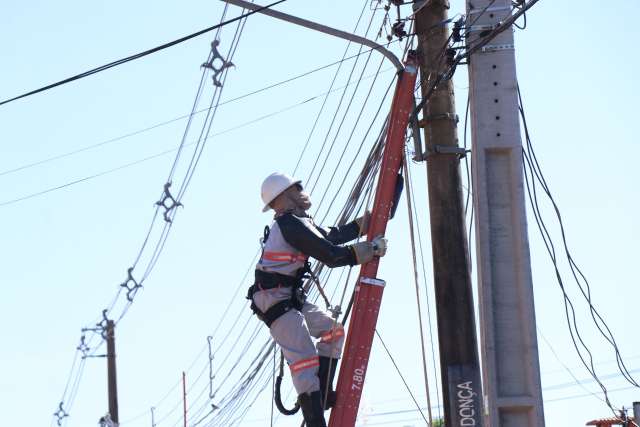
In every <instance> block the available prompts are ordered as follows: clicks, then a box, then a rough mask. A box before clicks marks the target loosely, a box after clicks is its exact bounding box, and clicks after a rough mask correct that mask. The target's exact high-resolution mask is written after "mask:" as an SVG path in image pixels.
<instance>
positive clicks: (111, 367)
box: [106, 320, 120, 426]
mask: <svg viewBox="0 0 640 427" xmlns="http://www.w3.org/2000/svg"><path fill="white" fill-rule="evenodd" d="M114 330H115V323H114V322H113V320H107V329H106V340H107V386H108V389H109V416H110V418H111V421H113V423H115V425H116V426H117V425H118V424H119V423H120V419H119V418H118V387H117V383H116V339H115V334H114Z"/></svg>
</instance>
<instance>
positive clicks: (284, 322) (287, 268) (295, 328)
mask: <svg viewBox="0 0 640 427" xmlns="http://www.w3.org/2000/svg"><path fill="white" fill-rule="evenodd" d="M359 234H360V230H359V228H358V225H357V223H356V222H355V221H354V222H352V223H349V224H347V225H344V226H341V227H331V228H329V229H324V228H320V227H317V226H316V225H315V224H314V223H313V221H312V219H311V218H309V217H299V216H296V215H294V214H292V213H286V214H284V215H281V216H279V217H277V218H276V220H275V222H274V223H273V224H272V225H271V228H270V231H269V234H268V238H267V239H266V242H264V247H263V252H262V256H261V257H260V260H259V261H258V264H257V265H256V270H259V271H260V272H261V273H272V274H273V275H274V277H275V276H277V275H284V276H288V277H292V278H294V277H300V275H301V271H303V270H304V267H305V263H306V262H307V259H308V257H313V258H315V259H317V260H319V261H321V262H323V263H325V264H326V265H327V266H329V267H338V266H344V265H354V264H356V259H355V255H354V253H353V251H352V250H351V248H349V247H346V246H340V244H342V243H346V242H348V241H350V240H353V239H355V238H357V237H358V236H359ZM256 277H257V275H256ZM255 285H256V286H257V288H258V291H257V292H255V293H254V294H253V302H254V303H255V305H256V306H257V307H258V308H259V309H260V310H261V311H262V312H266V311H267V310H268V309H269V308H270V307H272V306H273V305H274V304H276V303H278V302H281V301H285V300H288V299H290V298H291V293H292V288H291V287H286V286H277V287H273V288H271V289H264V290H260V289H262V288H261V286H260V283H258V282H256V284H255ZM270 331H271V336H272V337H273V339H274V340H275V341H276V343H278V345H279V346H280V347H281V348H282V352H283V354H284V357H285V359H286V360H287V363H288V364H289V369H290V370H291V377H292V379H293V385H294V387H295V389H296V391H297V392H298V394H302V393H311V392H313V391H317V390H320V384H319V380H318V376H317V372H318V364H319V361H318V356H326V357H331V358H334V359H337V358H339V357H340V354H341V352H342V346H343V343H344V329H343V326H342V324H340V323H339V322H335V321H334V319H332V318H331V316H330V315H329V313H327V312H326V311H324V310H322V309H320V308H319V307H317V306H316V305H314V304H311V303H309V302H305V303H304V305H303V306H302V309H301V310H300V311H298V310H290V311H287V312H286V313H284V314H283V315H281V316H280V317H278V318H277V319H276V320H275V321H274V322H273V323H272V324H271V327H270ZM312 337H313V338H316V339H317V342H316V343H315V344H314V340H313V339H312Z"/></svg>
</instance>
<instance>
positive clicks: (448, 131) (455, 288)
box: [414, 0, 482, 427]
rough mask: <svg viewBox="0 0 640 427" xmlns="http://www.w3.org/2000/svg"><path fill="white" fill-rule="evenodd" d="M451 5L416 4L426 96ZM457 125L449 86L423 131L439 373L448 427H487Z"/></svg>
mask: <svg viewBox="0 0 640 427" xmlns="http://www.w3.org/2000/svg"><path fill="white" fill-rule="evenodd" d="M448 8H449V2H448V1H447V0H429V1H427V3H426V5H425V2H419V3H415V4H414V9H415V10H417V13H416V17H415V27H416V33H417V35H418V54H419V59H420V78H421V82H422V84H421V85H420V86H421V89H422V95H423V97H425V98H426V97H427V94H428V92H429V87H430V86H431V83H430V82H432V81H434V80H436V79H437V78H438V77H437V76H439V75H441V74H442V73H445V72H447V70H448V68H449V67H448V64H447V61H446V56H445V55H444V52H443V49H446V48H447V45H448V39H449V29H448V27H447V26H446V25H443V22H445V21H446V20H447V10H448ZM457 122H458V118H457V115H456V111H455V102H454V94H453V82H452V81H451V80H447V79H444V80H443V81H442V82H441V83H440V84H438V86H437V88H436V90H435V91H434V92H433V94H431V95H430V96H429V97H428V99H427V100H426V102H425V105H424V109H423V118H422V120H421V122H420V126H421V127H423V128H424V136H425V147H426V150H427V151H426V153H425V155H426V163H427V177H428V182H429V211H430V218H431V244H432V249H433V273H434V284H435V294H436V305H437V319H438V341H439V349H440V368H441V378H442V390H443V400H444V417H445V425H446V426H451V427H453V426H480V425H482V409H481V408H482V385H481V382H480V364H479V361H478V350H477V340H476V328H475V317H474V309H473V293H472V286H471V270H470V265H469V263H470V259H469V252H468V242H467V231H466V226H465V217H464V203H463V193H462V182H461V178H460V158H461V157H462V156H464V150H462V149H460V148H459V147H458V132H457Z"/></svg>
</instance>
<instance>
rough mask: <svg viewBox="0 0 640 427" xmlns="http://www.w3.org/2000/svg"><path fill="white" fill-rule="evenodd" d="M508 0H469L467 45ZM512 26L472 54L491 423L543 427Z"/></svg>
mask: <svg viewBox="0 0 640 427" xmlns="http://www.w3.org/2000/svg"><path fill="white" fill-rule="evenodd" d="M512 7H513V5H512V1H511V0H474V1H473V2H469V3H468V4H467V21H468V22H470V23H471V25H468V26H467V28H466V33H467V37H466V41H467V46H474V45H476V43H479V42H481V41H482V39H483V38H484V37H486V35H487V33H491V31H492V29H493V28H495V26H496V25H497V24H499V23H500V22H503V21H504V20H505V19H507V18H509V17H510V15H511V10H512ZM517 87H518V81H517V77H516V63H515V50H514V40H513V30H512V29H510V28H509V29H507V30H506V31H503V32H501V33H500V34H498V35H497V36H496V37H495V38H494V39H492V40H490V41H489V42H488V43H487V44H485V45H484V46H483V47H482V48H481V49H480V50H477V51H476V53H474V54H472V55H471V56H470V58H469V91H470V111H471V126H472V138H473V196H474V197H473V198H474V208H475V214H476V218H477V220H476V245H477V246H476V253H477V255H478V268H477V272H478V299H479V312H480V337H481V349H482V361H483V367H482V369H483V379H484V390H485V394H486V396H487V398H486V400H487V405H488V408H487V409H488V412H487V418H486V419H485V424H487V425H490V426H492V427H511V426H518V427H541V426H544V413H543V409H542V392H541V387H540V364H539V361H538V343H537V338H536V320H535V310H534V303H533V281H532V278H531V261H530V257H529V240H528V237H527V217H526V209H525V195H524V179H523V171H522V163H523V155H522V140H521V135H520V122H519V117H518V93H517Z"/></svg>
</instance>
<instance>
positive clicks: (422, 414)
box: [375, 329, 431, 426]
mask: <svg viewBox="0 0 640 427" xmlns="http://www.w3.org/2000/svg"><path fill="white" fill-rule="evenodd" d="M375 331H376V336H377V337H378V339H379V340H380V343H382V347H384V350H385V351H386V352H387V356H389V359H391V362H392V363H393V366H394V367H395V368H396V372H397V373H398V375H399V376H400V378H401V379H402V382H403V383H404V386H405V387H406V388H407V391H408V392H409V394H410V395H411V398H412V399H413V402H414V403H415V404H416V408H417V410H418V411H419V412H420V415H421V416H422V419H423V420H424V421H425V422H426V423H427V424H428V425H429V426H430V425H431V423H429V421H428V420H427V418H426V417H425V416H424V413H423V412H422V408H420V404H419V403H418V401H417V400H416V397H415V396H414V395H413V392H412V391H411V389H410V388H409V384H407V381H406V380H405V379H404V376H403V375H402V372H400V368H398V364H397V363H396V361H395V359H394V358H393V356H392V355H391V352H389V349H388V348H387V345H386V344H385V343H384V340H383V339H382V337H381V336H380V332H378V330H377V329H376V330H375Z"/></svg>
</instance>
